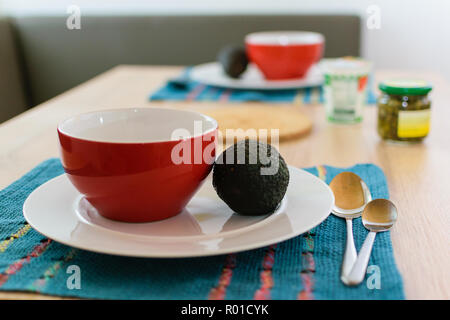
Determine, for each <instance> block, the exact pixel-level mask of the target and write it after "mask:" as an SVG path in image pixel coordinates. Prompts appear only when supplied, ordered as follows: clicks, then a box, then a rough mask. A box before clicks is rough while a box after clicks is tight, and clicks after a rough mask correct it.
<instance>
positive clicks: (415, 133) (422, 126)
mask: <svg viewBox="0 0 450 320" xmlns="http://www.w3.org/2000/svg"><path fill="white" fill-rule="evenodd" d="M430 118H431V112H430V109H428V110H413V111H399V113H398V126H397V135H398V137H399V138H421V137H425V136H426V135H427V134H428V132H429V131H430Z"/></svg>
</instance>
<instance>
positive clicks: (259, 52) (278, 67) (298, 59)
mask: <svg viewBox="0 0 450 320" xmlns="http://www.w3.org/2000/svg"><path fill="white" fill-rule="evenodd" d="M324 42H325V40H324V37H323V36H322V35H321V34H320V33H315V32H303V31H269V32H256V33H250V34H248V35H247V36H246V37H245V47H246V51H247V55H248V57H249V60H250V61H251V62H253V63H255V64H256V65H257V66H258V67H259V69H260V70H261V71H262V73H263V74H264V76H265V77H266V78H267V79H268V80H282V79H294V78H302V77H304V76H305V75H306V73H307V72H308V70H309V68H310V67H311V66H312V65H313V64H314V63H316V62H318V61H319V60H320V58H321V57H322V53H323V48H324Z"/></svg>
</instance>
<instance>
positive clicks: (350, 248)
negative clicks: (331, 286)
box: [341, 218, 357, 283]
mask: <svg viewBox="0 0 450 320" xmlns="http://www.w3.org/2000/svg"><path fill="white" fill-rule="evenodd" d="M345 221H346V222H347V243H346V247H345V253H344V260H343V261H342V273H341V280H342V282H344V283H347V277H348V275H349V274H350V272H351V271H352V268H353V265H354V264H355V261H356V257H357V254H356V248H355V242H354V241H353V222H352V219H351V218H347V219H345Z"/></svg>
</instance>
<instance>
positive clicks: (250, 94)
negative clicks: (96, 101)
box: [149, 68, 376, 104]
mask: <svg viewBox="0 0 450 320" xmlns="http://www.w3.org/2000/svg"><path fill="white" fill-rule="evenodd" d="M189 70H190V68H186V70H184V71H183V74H182V78H183V79H184V81H185V85H184V86H179V85H177V81H171V80H169V81H168V82H167V83H165V84H164V85H163V86H162V87H161V88H159V89H158V90H156V91H155V92H153V93H151V94H150V97H149V99H150V101H158V100H173V101H223V102H246V101H259V102H274V103H278V102H280V103H283V102H284V103H299V104H317V103H318V104H323V103H324V92H323V88H322V87H311V88H302V89H288V90H247V89H226V88H220V87H215V86H208V85H204V84H201V83H199V82H196V81H192V80H188V79H189V77H188V74H189ZM372 82H373V81H372V77H369V83H368V90H367V103H368V104H374V103H375V102H376V97H375V94H374V92H373V88H372V87H373V84H372Z"/></svg>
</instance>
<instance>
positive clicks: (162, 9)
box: [0, 0, 450, 79]
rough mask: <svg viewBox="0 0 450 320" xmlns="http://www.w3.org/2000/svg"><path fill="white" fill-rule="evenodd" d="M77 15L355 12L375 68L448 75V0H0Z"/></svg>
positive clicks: (29, 11)
mask: <svg viewBox="0 0 450 320" xmlns="http://www.w3.org/2000/svg"><path fill="white" fill-rule="evenodd" d="M71 4H75V5H78V6H79V7H80V8H81V13H82V15H83V14H113V15H116V14H149V13H152V14H155V13H163V14H183V13H190V14H236V13H250V14H295V13H325V14H332V13H356V14H359V15H361V17H363V18H364V20H363V30H362V31H363V56H364V57H366V58H368V59H370V60H372V61H373V62H374V63H375V66H376V67H378V68H391V69H392V68H397V69H414V70H427V71H435V72H440V73H442V74H443V75H444V76H446V77H447V78H448V79H450V62H449V61H448V60H449V59H450V1H449V0H372V1H369V0H226V1H218V0H147V1H145V0H97V1H93V0H69V1H67V0H0V10H2V11H3V13H5V14H10V15H34V14H49V15H65V14H66V9H67V7H68V5H71ZM370 5H376V6H378V7H379V9H380V14H381V25H380V29H368V28H367V27H366V19H367V18H368V16H369V14H368V13H367V9H368V7H369V6H370Z"/></svg>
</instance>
